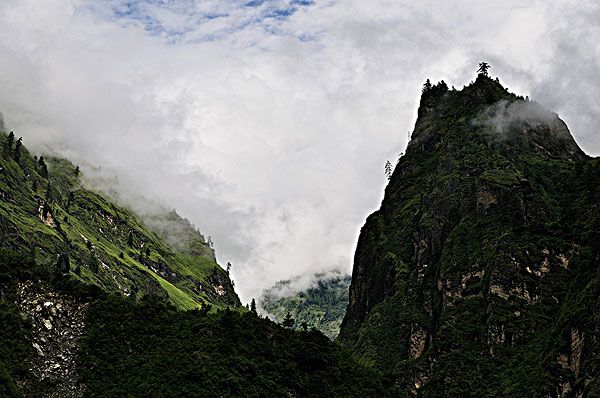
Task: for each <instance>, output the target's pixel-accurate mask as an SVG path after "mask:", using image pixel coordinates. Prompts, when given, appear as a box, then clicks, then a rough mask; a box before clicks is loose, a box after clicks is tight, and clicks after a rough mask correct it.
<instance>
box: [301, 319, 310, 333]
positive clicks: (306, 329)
mask: <svg viewBox="0 0 600 398" xmlns="http://www.w3.org/2000/svg"><path fill="white" fill-rule="evenodd" d="M300 327H301V328H302V330H304V331H305V332H307V331H308V323H306V321H305V322H302V323H301V324H300Z"/></svg>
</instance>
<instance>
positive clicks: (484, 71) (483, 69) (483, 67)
mask: <svg viewBox="0 0 600 398" xmlns="http://www.w3.org/2000/svg"><path fill="white" fill-rule="evenodd" d="M488 69H490V64H488V63H487V62H480V63H479V69H477V73H479V74H480V75H483V76H487V75H488Z"/></svg>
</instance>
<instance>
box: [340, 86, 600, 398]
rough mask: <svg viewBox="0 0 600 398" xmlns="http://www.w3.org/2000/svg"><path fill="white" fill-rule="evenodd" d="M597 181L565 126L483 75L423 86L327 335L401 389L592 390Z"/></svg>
mask: <svg viewBox="0 0 600 398" xmlns="http://www.w3.org/2000/svg"><path fill="white" fill-rule="evenodd" d="M599 183H600V160H599V159H592V158H590V157H588V156H586V155H585V154H584V153H583V152H582V151H581V149H580V148H579V147H578V146H577V144H576V143H575V141H574V140H573V138H572V136H571V134H570V133H569V130H568V128H567V126H566V125H565V123H564V122H563V121H562V120H560V119H559V118H558V116H557V115H556V114H554V113H551V112H549V111H547V110H545V109H544V108H542V107H541V106H540V105H538V104H536V103H534V102H529V101H528V100H525V99H523V98H522V97H518V96H516V95H514V94H511V93H509V92H508V91H507V90H506V89H505V88H503V87H502V86H501V85H500V84H499V83H498V81H497V80H496V81H494V80H492V79H490V78H488V77H487V76H483V75H480V76H478V78H477V79H476V81H475V82H474V83H472V84H471V85H469V86H467V87H465V88H464V89H463V90H461V91H456V90H454V89H452V90H449V89H448V88H447V86H446V85H445V84H444V83H443V82H442V83H440V84H438V85H435V86H433V87H429V88H427V89H425V90H424V92H423V96H422V98H421V104H420V107H419V114H418V120H417V122H416V125H415V130H414V132H413V135H412V139H411V142H410V144H409V146H408V148H407V152H406V155H404V156H403V157H402V158H401V159H400V160H399V162H398V164H397V166H396V168H395V170H394V173H393V175H392V177H391V179H390V182H389V184H388V186H387V188H386V192H385V198H384V200H383V202H382V204H381V208H380V209H379V210H378V211H376V212H375V213H373V214H372V215H370V216H369V217H368V219H367V221H366V223H365V225H364V226H363V228H362V230H361V233H360V237H359V241H358V246H357V250H356V254H355V259H354V269H353V275H352V283H351V286H350V302H349V306H348V310H347V313H346V317H345V318H344V321H343V323H342V327H341V333H340V337H339V339H338V341H340V342H341V343H342V344H343V345H345V346H347V347H351V348H352V350H353V351H354V352H355V353H356V354H357V355H358V356H360V357H361V358H362V359H363V360H364V361H365V362H368V363H373V364H375V365H377V366H379V367H381V368H382V369H383V370H385V371H387V372H389V373H390V374H391V377H392V379H393V380H394V381H395V383H396V384H397V385H398V386H399V387H400V389H401V390H402V391H407V392H408V394H409V395H410V394H414V395H419V396H428V397H437V396H440V397H441V396H499V395H500V396H571V395H569V394H575V395H576V394H590V395H591V394H592V392H594V393H596V394H598V391H599V390H598V389H599V388H600V385H599V381H598V380H599V379H598V378H597V377H596V376H598V371H599V370H600V366H599V364H600V349H599V345H598V340H597V337H595V336H598V334H597V332H598V330H599V327H600V323H599V320H600V316H599V315H598V312H597V308H599V307H598V304H600V303H599V301H598V300H599V299H598V297H599V293H600V272H599V270H600V260H599V253H600V238H599V236H600V217H599V215H598V210H599V207H600V188H599V187H600V184H599ZM575 395H573V396H575Z"/></svg>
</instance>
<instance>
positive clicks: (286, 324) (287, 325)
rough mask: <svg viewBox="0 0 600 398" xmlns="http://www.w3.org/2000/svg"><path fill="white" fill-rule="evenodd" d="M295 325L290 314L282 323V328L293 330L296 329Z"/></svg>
mask: <svg viewBox="0 0 600 398" xmlns="http://www.w3.org/2000/svg"><path fill="white" fill-rule="evenodd" d="M294 323H296V322H295V321H294V318H292V314H290V313H289V312H288V313H287V314H286V315H285V318H283V322H281V326H283V327H284V328H289V329H291V328H293V327H294Z"/></svg>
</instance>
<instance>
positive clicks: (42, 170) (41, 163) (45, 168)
mask: <svg viewBox="0 0 600 398" xmlns="http://www.w3.org/2000/svg"><path fill="white" fill-rule="evenodd" d="M38 166H39V167H40V175H41V176H42V177H44V178H48V166H46V162H44V157H43V156H40V158H39V159H38Z"/></svg>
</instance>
